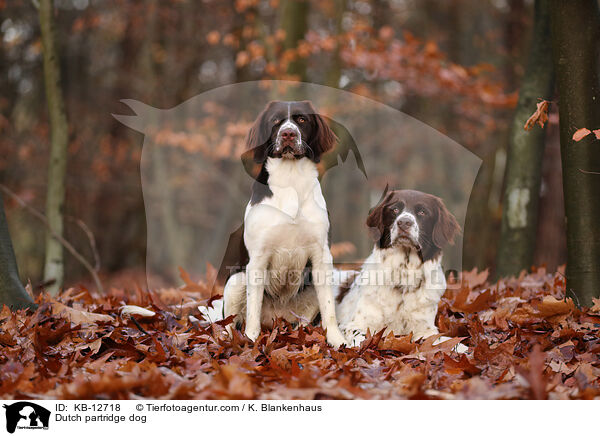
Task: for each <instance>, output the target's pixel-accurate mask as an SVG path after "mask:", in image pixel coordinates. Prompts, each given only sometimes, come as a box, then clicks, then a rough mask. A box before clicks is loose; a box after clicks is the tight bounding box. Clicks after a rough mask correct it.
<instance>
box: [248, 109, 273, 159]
mask: <svg viewBox="0 0 600 436" xmlns="http://www.w3.org/2000/svg"><path fill="white" fill-rule="evenodd" d="M273 103H274V102H272V101H271V102H269V104H267V106H266V107H265V108H264V110H263V111H262V112H261V113H260V114H259V115H258V117H257V118H256V120H255V121H254V124H253V125H252V127H251V128H250V131H249V132H248V135H247V136H246V149H247V150H248V151H250V150H252V153H253V158H254V162H257V163H263V162H264V161H265V160H267V146H268V142H269V136H270V133H271V132H270V131H269V125H268V120H267V113H268V111H269V108H270V107H271V106H272V105H273Z"/></svg>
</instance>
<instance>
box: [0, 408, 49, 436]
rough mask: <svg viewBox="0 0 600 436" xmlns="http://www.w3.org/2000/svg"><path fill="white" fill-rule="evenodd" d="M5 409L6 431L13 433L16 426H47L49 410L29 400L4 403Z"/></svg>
mask: <svg viewBox="0 0 600 436" xmlns="http://www.w3.org/2000/svg"><path fill="white" fill-rule="evenodd" d="M3 407H4V408H5V409H6V431H8V432H9V433H14V432H15V429H16V428H17V426H20V427H33V428H48V423H49V421H50V411H49V410H48V409H45V408H43V407H42V406H38V405H37V404H35V403H30V402H29V401H19V402H18V403H13V404H11V405H8V406H7V405H4V406H3Z"/></svg>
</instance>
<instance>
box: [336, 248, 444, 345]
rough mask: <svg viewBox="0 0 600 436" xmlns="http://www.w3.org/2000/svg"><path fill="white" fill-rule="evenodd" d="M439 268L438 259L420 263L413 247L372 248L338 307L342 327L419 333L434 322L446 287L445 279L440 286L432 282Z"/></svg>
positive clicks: (347, 329)
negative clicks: (411, 248)
mask: <svg viewBox="0 0 600 436" xmlns="http://www.w3.org/2000/svg"><path fill="white" fill-rule="evenodd" d="M440 271H441V265H440V262H439V260H436V261H427V262H425V263H423V262H422V261H421V260H420V258H419V256H418V255H417V254H416V252H414V250H413V251H404V250H402V249H397V248H390V249H375V250H373V252H372V253H371V255H370V256H369V257H368V258H367V259H366V260H365V263H364V265H363V268H362V270H361V271H360V273H359V275H358V276H357V277H356V279H355V280H354V282H353V284H352V287H351V288H350V291H349V293H348V294H347V295H346V296H345V298H344V299H343V301H342V302H341V303H340V305H339V306H338V308H337V309H338V310H337V314H338V320H339V322H340V326H341V328H342V330H344V331H346V332H352V331H361V332H366V330H367V329H370V330H371V332H372V333H375V332H376V331H378V330H381V329H383V328H387V331H388V332H389V331H393V332H394V333H396V334H408V333H410V332H411V331H412V332H413V333H415V335H418V336H421V335H422V334H424V332H423V331H422V330H423V329H422V328H421V326H422V325H427V326H431V325H432V324H433V322H434V319H431V318H432V314H433V318H435V312H436V311H437V302H438V301H439V298H440V295H441V294H442V293H443V290H444V289H445V281H444V283H443V286H441V287H440V286H438V287H436V286H434V285H433V282H432V277H434V276H438V274H439V272H440ZM442 277H443V275H442Z"/></svg>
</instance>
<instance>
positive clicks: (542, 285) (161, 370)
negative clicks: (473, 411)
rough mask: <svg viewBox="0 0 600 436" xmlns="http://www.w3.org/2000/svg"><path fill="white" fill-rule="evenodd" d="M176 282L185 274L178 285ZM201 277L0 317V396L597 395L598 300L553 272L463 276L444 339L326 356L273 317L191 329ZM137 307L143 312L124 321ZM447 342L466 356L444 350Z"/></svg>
mask: <svg viewBox="0 0 600 436" xmlns="http://www.w3.org/2000/svg"><path fill="white" fill-rule="evenodd" d="M186 278H187V277H186ZM207 292H208V290H207V287H206V286H205V285H203V284H202V283H200V284H196V283H193V282H192V281H191V280H189V279H187V285H185V286H183V287H181V288H178V289H163V290H156V291H142V290H141V289H135V290H124V289H117V288H111V290H110V291H109V292H107V294H106V295H102V296H100V295H96V294H94V293H91V292H89V291H88V290H86V289H84V288H81V287H80V288H71V289H69V290H67V291H66V292H64V293H62V294H61V295H60V296H59V297H58V298H51V297H48V296H47V295H40V296H38V298H37V302H38V304H39V308H38V309H37V310H36V311H35V312H34V313H33V314H26V313H25V312H24V311H20V312H17V313H11V312H10V310H9V309H8V308H7V307H4V308H3V310H2V311H1V312H0V398H2V399H12V398H19V399H55V398H60V399H133V398H142V397H146V398H160V399H402V398H432V399H484V398H485V399H501V398H502V399H504V398H505V399H517V398H528V399H545V398H550V399H569V398H570V399H575V398H590V399H591V398H598V397H600V383H599V378H600V300H596V301H595V305H594V307H592V308H591V309H585V310H580V309H578V308H577V307H576V305H575V304H574V303H573V301H572V300H571V299H568V298H565V280H564V275H563V273H562V271H558V272H556V273H554V274H550V273H547V272H546V271H545V270H544V269H541V268H540V269H537V270H536V271H534V272H532V273H531V274H527V275H525V274H523V275H522V276H521V277H519V278H518V279H507V280H502V281H500V282H497V283H492V284H490V283H489V282H488V281H487V272H485V271H484V272H481V273H477V272H476V271H472V272H464V273H463V274H462V276H461V281H460V283H459V284H455V285H454V286H452V289H449V290H448V291H447V292H446V294H445V296H444V297H443V299H442V301H441V303H440V306H439V313H438V320H437V324H438V326H439V327H440V331H441V332H443V333H444V334H445V335H446V336H451V337H453V338H454V339H452V340H450V341H448V342H445V343H442V344H440V345H436V346H434V345H432V344H433V341H434V339H435V337H433V338H429V339H427V340H424V341H418V342H413V341H412V340H411V338H410V337H409V336H404V337H400V336H398V337H394V336H392V335H382V334H381V332H379V333H375V334H374V335H373V336H369V337H368V338H367V340H365V342H363V344H362V346H361V347H360V348H342V349H340V350H335V349H333V348H331V347H329V346H328V345H327V344H326V342H325V337H324V335H323V330H322V329H321V328H320V327H306V328H301V329H293V328H291V326H290V325H289V324H286V323H283V322H278V323H277V324H276V326H275V327H274V328H273V329H272V330H269V331H263V333H262V335H261V336H260V337H259V339H258V340H257V341H256V343H252V342H250V341H249V340H248V339H246V338H245V337H244V336H242V335H241V334H240V333H239V332H235V334H234V337H233V338H231V339H230V338H229V337H227V336H226V335H225V334H224V330H225V329H224V322H219V323H215V324H211V323H209V322H206V321H203V320H202V317H201V315H200V312H199V310H198V306H199V305H204V304H207V302H209V301H210V300H209V298H208V293H207ZM124 305H137V306H141V307H144V308H147V309H150V310H151V311H153V312H154V315H152V314H146V315H144V314H138V315H136V314H127V313H126V312H127V310H126V309H125V310H123V309H122V307H123V306H124ZM458 341H462V343H463V344H464V345H466V346H468V347H469V350H468V352H467V353H466V354H457V353H456V352H454V351H453V347H454V345H456V343H457V342H458Z"/></svg>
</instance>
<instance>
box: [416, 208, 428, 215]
mask: <svg viewBox="0 0 600 436" xmlns="http://www.w3.org/2000/svg"><path fill="white" fill-rule="evenodd" d="M417 215H419V216H425V215H427V211H426V210H425V209H421V210H419V211H418V212H417Z"/></svg>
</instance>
